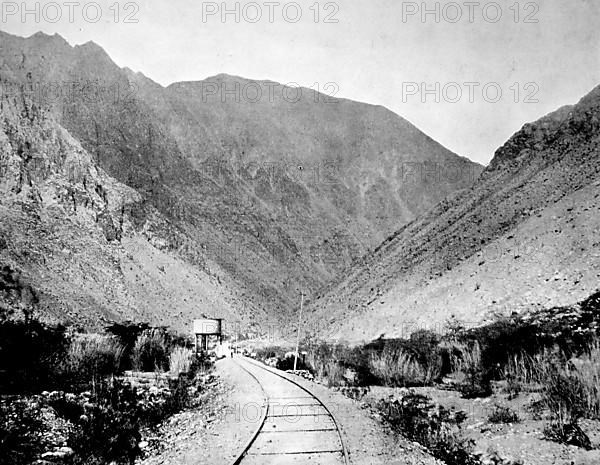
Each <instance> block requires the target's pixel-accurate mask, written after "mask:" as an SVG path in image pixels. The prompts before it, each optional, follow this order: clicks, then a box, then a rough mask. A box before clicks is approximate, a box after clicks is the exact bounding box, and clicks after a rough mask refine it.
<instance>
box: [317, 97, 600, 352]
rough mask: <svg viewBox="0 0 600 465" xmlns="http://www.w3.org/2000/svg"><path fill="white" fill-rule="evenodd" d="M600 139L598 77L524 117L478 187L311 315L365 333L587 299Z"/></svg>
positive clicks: (335, 290) (358, 336)
mask: <svg viewBox="0 0 600 465" xmlns="http://www.w3.org/2000/svg"><path fill="white" fill-rule="evenodd" d="M599 137H600V87H599V88H596V89H594V90H593V91H592V92H591V93H590V94H588V95H587V96H585V97H584V98H583V99H582V100H581V101H580V102H579V103H578V104H577V105H575V106H573V107H565V108H561V109H560V110H558V111H556V112H554V113H552V114H550V115H548V116H546V117H544V118H542V119H540V120H539V121H537V122H535V123H531V124H526V125H525V126H524V127H523V128H522V129H521V130H520V131H519V132H517V133H516V134H515V135H514V136H513V137H512V138H511V139H510V140H509V141H508V142H507V143H506V144H505V145H504V146H502V147H501V148H500V149H498V151H497V152H496V154H495V156H494V159H493V160H492V162H491V163H490V165H489V166H488V167H487V169H486V170H485V171H484V173H483V174H482V175H481V177H480V178H479V179H478V180H477V181H476V182H475V184H474V185H473V186H472V187H471V188H469V189H466V190H464V191H461V192H458V193H457V194H455V195H454V196H453V197H451V198H449V199H448V200H446V201H443V202H441V203H440V204H439V205H437V206H436V207H435V208H433V209H432V210H431V211H430V212H428V213H427V214H426V215H423V216H422V217H420V218H419V219H417V220H415V221H413V222H411V223H410V224H408V225H407V226H405V227H403V228H401V229H400V230H399V231H398V232H396V233H395V234H393V235H392V236H390V237H389V238H388V239H387V240H386V241H385V242H383V243H382V244H381V245H380V246H379V247H378V248H377V249H376V250H375V251H374V252H373V253H372V254H370V255H368V256H367V257H365V259H364V262H363V263H362V264H360V265H359V266H356V267H354V268H353V269H351V270H350V271H349V273H347V275H346V277H345V278H344V279H342V280H340V281H339V282H337V283H335V284H332V285H331V286H330V287H329V288H328V289H327V292H326V295H325V296H324V297H323V298H321V299H319V300H317V301H316V302H314V303H313V305H312V312H313V313H312V324H313V325H315V326H316V328H317V329H320V330H321V332H322V333H323V332H324V333H331V332H335V333H336V334H337V335H338V336H339V337H344V338H347V339H351V340H357V341H358V340H363V339H369V338H373V337H378V336H380V335H381V334H382V333H385V334H386V335H388V336H394V335H396V336H398V335H407V333H410V332H412V331H414V330H415V329H416V328H419V327H421V328H428V329H433V330H441V328H442V326H443V325H444V323H445V322H446V321H447V320H448V319H449V318H450V317H451V316H455V317H456V318H459V319H461V320H463V321H465V322H468V323H472V324H477V323H479V322H481V321H482V320H483V319H484V318H485V317H486V315H489V314H490V313H493V312H500V313H507V312H512V311H520V310H523V309H526V308H531V307H535V306H540V307H547V306H553V305H567V304H572V303H574V302H576V301H578V300H582V299H583V298H585V297H587V296H588V295H590V294H591V293H592V292H593V291H595V290H596V289H597V288H598V287H599V282H600V280H599V278H600V232H599V231H600V229H599V226H600V215H599V214H598V213H599V209H600V150H599V147H598V144H599ZM349 315H351V317H349ZM324 328H328V331H325V330H324ZM330 330H333V331H330Z"/></svg>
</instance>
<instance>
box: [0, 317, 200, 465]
mask: <svg viewBox="0 0 600 465" xmlns="http://www.w3.org/2000/svg"><path fill="white" fill-rule="evenodd" d="M109 330H110V331H109V332H107V333H105V334H87V333H79V332H77V331H76V330H74V329H73V328H64V327H50V326H46V325H44V324H42V323H40V322H38V321H35V320H34V319H26V320H9V319H4V320H0V333H1V336H2V339H1V341H2V342H1V343H0V370H1V371H2V372H3V376H2V377H1V379H0V391H1V394H2V397H1V398H0V464H1V465H22V464H23V465H25V464H30V463H33V462H35V461H36V460H40V459H41V460H44V461H45V462H44V463H48V462H50V463H70V464H74V465H79V464H81V465H83V464H85V465H96V464H98V465H100V464H105V463H115V464H132V463H134V462H135V460H136V458H138V457H140V456H141V455H142V453H143V451H142V449H141V447H140V444H142V445H143V442H141V440H142V432H143V431H152V430H153V429H155V428H156V427H157V426H158V425H159V424H160V423H161V422H162V421H163V420H165V419H166V418H168V417H170V416H171V415H173V414H175V413H177V412H179V411H181V410H184V409H188V408H191V407H194V406H195V405H196V402H197V401H198V399H199V398H200V394H201V392H202V391H203V390H205V389H206V388H207V387H206V383H205V381H206V379H208V378H210V377H209V376H204V375H205V374H206V373H207V371H209V370H210V366H209V364H208V363H206V362H205V361H203V360H201V359H199V358H197V357H195V356H194V355H193V353H192V351H191V350H190V348H189V347H187V346H188V341H186V339H185V338H182V337H180V336H177V335H175V334H171V333H169V332H168V331H167V330H166V329H164V328H149V327H148V326H147V325H134V324H127V325H122V324H121V325H113V326H112V327H111V328H109ZM16 360H18V361H19V362H20V363H15V361H16ZM131 368H137V369H142V370H151V372H145V373H136V372H132V371H126V370H127V369H131ZM4 375H6V376H4Z"/></svg>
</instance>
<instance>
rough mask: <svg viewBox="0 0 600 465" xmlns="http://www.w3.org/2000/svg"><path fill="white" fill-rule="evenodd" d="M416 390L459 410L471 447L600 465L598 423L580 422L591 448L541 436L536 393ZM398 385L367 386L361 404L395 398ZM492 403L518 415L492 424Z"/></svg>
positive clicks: (539, 461) (537, 464)
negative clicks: (467, 394) (473, 395)
mask: <svg viewBox="0 0 600 465" xmlns="http://www.w3.org/2000/svg"><path fill="white" fill-rule="evenodd" d="M413 390H414V391H415V392H416V393H419V394H423V395H426V396H428V397H430V398H431V399H432V400H433V401H434V402H435V403H436V404H438V405H441V406H443V407H445V408H448V409H454V410H462V411H463V412H465V413H466V414H467V419H466V421H465V423H464V425H463V427H462V429H463V433H464V436H465V437H466V438H468V439H472V440H473V441H475V450H476V451H480V452H487V451H490V450H493V451H496V452H497V453H498V454H499V456H500V457H502V458H504V459H508V460H512V461H515V462H518V463H522V464H523V465H598V464H600V450H598V447H600V422H598V421H592V420H585V421H581V426H582V429H583V430H584V431H585V433H586V434H587V435H588V436H589V437H590V439H591V441H592V446H593V447H594V448H595V450H590V451H586V450H585V449H583V448H580V447H576V446H572V445H566V444H559V443H556V442H552V441H548V440H546V439H544V434H543V431H544V426H545V422H544V421H543V420H542V419H541V418H539V416H536V415H535V413H533V412H532V411H531V409H530V408H529V406H530V405H531V404H532V402H535V401H536V400H537V399H539V395H538V394H536V393H528V392H522V393H521V394H519V396H518V397H516V398H515V399H512V400H511V399H509V398H508V395H507V394H505V393H503V392H501V391H500V390H499V389H496V390H495V393H494V394H493V395H492V396H490V397H486V398H483V399H464V398H462V397H461V395H460V393H459V392H457V391H452V390H447V389H439V388H433V387H421V388H413ZM400 391H406V390H405V389H402V388H389V387H371V391H370V392H369V393H368V394H367V395H366V396H365V397H364V398H363V399H362V401H363V403H364V404H365V405H374V404H376V403H377V402H378V401H380V400H386V399H389V398H391V397H395V396H396V394H397V393H399V392H400ZM496 406H502V407H507V408H509V409H510V410H511V411H512V412H515V413H516V414H517V415H518V416H519V421H517V422H514V423H492V422H490V421H489V416H490V414H492V412H493V411H494V410H495V409H496Z"/></svg>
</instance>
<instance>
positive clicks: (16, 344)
mask: <svg viewBox="0 0 600 465" xmlns="http://www.w3.org/2000/svg"><path fill="white" fill-rule="evenodd" d="M0 341H1V344H0V371H3V372H4V374H3V376H1V377H0V392H6V393H19V394H23V393H27V392H39V391H43V390H44V389H54V388H55V387H58V388H59V387H61V384H62V379H61V373H62V369H61V368H60V367H61V365H62V364H63V363H64V359H65V353H66V349H67V346H68V340H67V338H66V336H65V328H64V327H62V326H56V327H53V326H47V325H45V324H42V323H40V322H39V321H36V320H30V321H27V322H25V321H14V320H8V321H2V322H0Z"/></svg>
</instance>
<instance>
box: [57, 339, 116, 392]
mask: <svg viewBox="0 0 600 465" xmlns="http://www.w3.org/2000/svg"><path fill="white" fill-rule="evenodd" d="M122 355H123V346H122V345H121V344H120V343H119V342H118V341H117V340H116V339H115V338H114V337H112V336H105V335H100V334H77V335H75V336H74V337H73V338H72V340H71V344H70V345H69V349H68V352H67V358H66V364H65V368H66V371H67V374H68V375H69V377H70V378H71V379H77V380H79V381H82V382H89V381H93V382H97V381H98V380H99V379H100V378H103V377H106V376H112V375H115V374H117V373H118V372H119V369H120V364H121V359H122Z"/></svg>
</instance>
